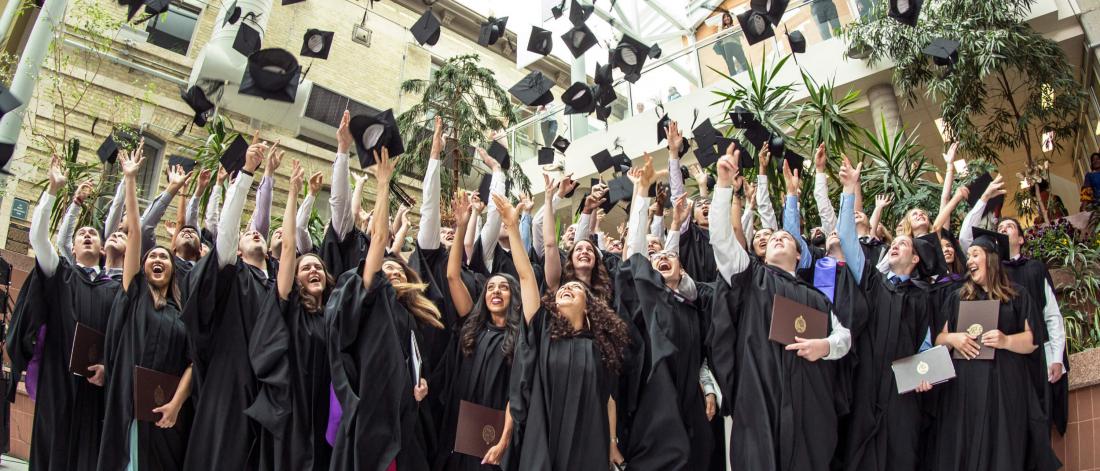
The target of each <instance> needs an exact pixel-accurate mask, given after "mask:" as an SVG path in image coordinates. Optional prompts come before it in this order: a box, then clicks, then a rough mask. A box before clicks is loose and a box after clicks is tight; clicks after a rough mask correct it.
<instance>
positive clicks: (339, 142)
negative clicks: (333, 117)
mask: <svg viewBox="0 0 1100 471" xmlns="http://www.w3.org/2000/svg"><path fill="white" fill-rule="evenodd" d="M354 144H355V138H353V137H352V136H351V112H350V111H348V110H344V116H342V117H341V118H340V127H339V128H338V129H336V152H337V153H339V154H347V153H348V151H349V150H351V146H352V145H354Z"/></svg>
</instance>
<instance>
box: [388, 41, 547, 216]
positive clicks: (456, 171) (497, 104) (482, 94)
mask: <svg viewBox="0 0 1100 471" xmlns="http://www.w3.org/2000/svg"><path fill="white" fill-rule="evenodd" d="M401 91H402V92H403V93H416V94H420V95H421V98H420V101H419V102H417V103H416V104H414V105H413V106H412V107H410V108H409V109H408V110H407V111H405V112H404V113H401V115H400V116H399V117H398V118H397V124H398V127H399V128H400V129H401V135H402V136H403V137H404V141H405V144H406V145H407V146H408V147H407V148H406V149H405V156H404V157H403V158H402V159H400V160H398V162H397V169H396V171H397V173H398V174H404V175H408V176H410V177H413V178H417V179H420V178H423V176H424V171H425V169H426V168H427V165H428V154H429V152H430V150H431V145H432V139H431V136H432V129H433V127H434V124H433V120H434V119H435V117H436V116H439V117H441V118H442V120H443V127H444V141H445V142H444V149H443V152H442V155H441V158H443V159H445V161H446V162H448V166H449V167H450V169H451V172H450V174H449V175H447V174H446V173H444V174H443V175H441V177H442V178H440V187H441V188H440V190H441V194H442V195H441V196H442V198H443V201H444V202H448V201H450V198H451V195H452V194H454V191H455V190H456V189H458V188H460V187H461V186H462V184H461V181H462V176H463V175H469V174H470V173H471V172H472V171H473V169H474V167H475V165H474V162H475V158H474V153H473V152H474V148H475V147H478V146H487V145H488V139H487V138H486V137H487V136H488V135H489V133H493V132H497V131H499V130H501V129H504V128H505V127H506V126H507V125H509V124H512V123H517V122H519V117H518V116H517V115H516V113H515V110H514V109H513V108H512V104H511V97H510V95H509V94H508V92H507V91H506V90H505V89H504V88H502V87H501V86H500V84H499V83H498V82H497V79H496V75H495V73H494V72H493V71H492V70H491V69H488V68H486V67H482V66H481V64H480V58H479V57H478V56H477V55H476V54H465V55H460V56H454V57H451V58H449V59H447V60H446V61H445V62H444V63H443V65H442V66H440V68H439V69H438V70H436V71H435V72H434V73H433V74H432V76H431V77H430V78H429V79H427V80H423V79H414V80H407V81H405V82H404V83H402V84H401ZM451 162H453V164H451ZM507 176H508V178H509V180H511V182H512V188H515V189H518V190H519V191H522V192H530V191H531V183H530V181H529V180H528V179H527V176H526V175H525V174H524V173H523V170H522V169H521V168H520V166H519V165H512V167H511V169H510V170H509V171H508V175H507ZM444 207H446V204H445V205H444Z"/></svg>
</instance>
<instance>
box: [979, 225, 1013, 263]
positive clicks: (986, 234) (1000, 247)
mask: <svg viewBox="0 0 1100 471" xmlns="http://www.w3.org/2000/svg"><path fill="white" fill-rule="evenodd" d="M971 245H977V246H979V247H982V248H984V249H986V250H990V251H993V252H995V253H996V254H997V255H998V256H1000V257H1001V261H1002V262H1005V261H1008V236H1007V235H1004V234H1001V233H1000V232H994V231H991V230H988V229H982V228H980V227H975V228H974V242H973V243H972V244H971Z"/></svg>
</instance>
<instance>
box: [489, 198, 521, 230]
mask: <svg viewBox="0 0 1100 471" xmlns="http://www.w3.org/2000/svg"><path fill="white" fill-rule="evenodd" d="M492 198H493V203H496V207H497V211H500V219H501V222H503V223H504V227H506V228H508V229H509V230H511V229H512V228H515V229H519V211H516V208H515V206H512V202H511V201H508V198H505V197H504V195H501V194H499V193H493V196H492Z"/></svg>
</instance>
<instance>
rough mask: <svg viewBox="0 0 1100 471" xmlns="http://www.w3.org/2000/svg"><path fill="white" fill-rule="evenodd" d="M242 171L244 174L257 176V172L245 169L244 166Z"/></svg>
mask: <svg viewBox="0 0 1100 471" xmlns="http://www.w3.org/2000/svg"><path fill="white" fill-rule="evenodd" d="M241 173H243V174H245V175H248V176H250V177H255V176H256V174H255V173H253V172H249V171H248V170H245V169H243V168H242V169H241Z"/></svg>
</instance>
